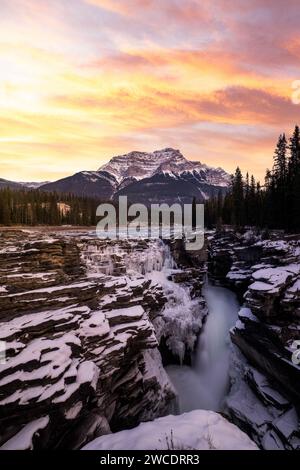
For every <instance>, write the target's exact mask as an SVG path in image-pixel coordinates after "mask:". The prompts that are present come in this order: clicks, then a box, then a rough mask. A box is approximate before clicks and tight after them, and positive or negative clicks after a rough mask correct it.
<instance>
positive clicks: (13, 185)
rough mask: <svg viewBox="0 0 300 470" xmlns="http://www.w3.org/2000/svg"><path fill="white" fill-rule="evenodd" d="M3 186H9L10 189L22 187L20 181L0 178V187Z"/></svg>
mask: <svg viewBox="0 0 300 470" xmlns="http://www.w3.org/2000/svg"><path fill="white" fill-rule="evenodd" d="M3 188H11V189H22V188H23V186H22V184H20V183H16V182H15V181H9V180H5V179H3V178H0V189H3Z"/></svg>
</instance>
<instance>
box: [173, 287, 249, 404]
mask: <svg viewBox="0 0 300 470" xmlns="http://www.w3.org/2000/svg"><path fill="white" fill-rule="evenodd" d="M203 295H204V297H205V299H206V302H207V306H208V311H209V314H208V316H207V321H206V323H205V325H204V328H203V330H202V332H201V334H200V336H199V339H198V344H197V347H196V350H195V353H194V355H193V358H192V366H191V367H189V366H176V365H171V366H168V367H166V370H167V372H168V374H169V376H170V378H171V381H172V383H173V384H174V386H175V388H176V390H177V392H178V405H179V412H180V413H184V412H186V411H191V410H195V409H205V410H213V411H220V410H221V409H222V404H223V401H224V398H225V396H226V393H227V390H228V385H229V355H230V338H229V330H230V328H231V327H232V326H233V325H234V324H235V322H236V320H237V316H238V310H239V308H240V305H239V302H238V300H237V298H236V295H235V294H234V293H233V292H232V291H230V290H229V289H225V288H223V287H217V286H214V285H212V284H211V283H210V282H209V281H207V282H206V284H205V286H204V289H203Z"/></svg>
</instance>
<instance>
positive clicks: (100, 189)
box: [40, 148, 230, 204]
mask: <svg viewBox="0 0 300 470" xmlns="http://www.w3.org/2000/svg"><path fill="white" fill-rule="evenodd" d="M229 181H230V176H229V175H228V174H227V173H226V172H225V171H224V170H222V168H211V167H209V166H207V165H205V164H202V163H200V162H194V161H189V160H187V159H186V158H185V157H184V156H183V155H182V153H181V152H180V151H179V150H175V149H172V148H166V149H163V150H158V151H155V152H152V153H146V152H130V153H128V154H126V155H119V156H116V157H113V158H112V159H111V160H110V161H109V162H108V163H106V164H105V165H103V166H102V167H101V168H100V169H99V170H98V171H82V172H79V173H76V174H75V175H73V176H69V177H67V178H63V179H61V180H58V181H56V182H53V183H48V184H45V185H43V186H41V187H40V189H42V190H46V191H58V192H64V193H66V192H67V193H74V194H76V195H79V196H89V197H95V198H98V199H102V200H103V199H105V200H108V199H116V198H117V197H118V196H120V195H123V196H128V199H129V201H130V202H143V203H144V204H151V203H164V202H165V203H168V204H172V203H173V202H181V203H189V202H191V200H192V199H193V198H194V197H196V198H197V200H198V201H204V200H205V199H208V198H209V197H211V196H212V195H216V194H217V193H218V192H219V191H221V192H225V191H226V188H227V187H228V185H229Z"/></svg>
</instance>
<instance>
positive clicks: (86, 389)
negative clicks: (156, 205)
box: [0, 228, 300, 449]
mask: <svg viewBox="0 0 300 470" xmlns="http://www.w3.org/2000/svg"><path fill="white" fill-rule="evenodd" d="M299 257H300V242H299V240H298V237H291V236H290V237H285V236H283V235H282V234H275V233H274V234H268V236H264V235H263V234H262V233H259V232H257V233H256V232H255V231H253V230H250V231H247V232H245V233H241V234H240V233H236V232H235V231H233V230H230V229H228V230H226V231H219V232H207V234H206V245H205V248H204V249H203V250H201V251H199V252H188V251H186V250H185V244H184V241H183V240H173V241H170V242H167V243H164V242H163V241H161V240H143V239H136V240H99V239H97V238H96V237H95V234H94V233H93V232H84V231H83V230H82V231H79V230H72V229H71V228H70V229H69V230H64V231H55V230H54V231H51V230H49V231H48V232H42V231H39V230H38V229H36V230H27V231H26V230H22V231H21V230H5V231H2V233H1V250H0V307H1V308H0V322H1V328H0V341H2V342H4V343H5V345H6V361H5V362H4V363H3V364H0V446H1V448H2V449H49V448H51V449H65V448H68V449H80V448H93V449H95V448H97V449H100V448H105V446H110V447H109V448H118V447H116V446H118V445H119V448H126V446H129V445H130V446H131V447H132V446H133V442H137V435H140V436H144V438H145V439H146V436H148V439H150V438H149V436H152V437H151V439H152V441H151V442H148V441H147V442H148V446H149V447H148V448H154V449H156V448H169V447H170V440H171V441H172V445H175V448H199V449H200V448H245V449H246V448H253V449H254V448H256V446H258V447H259V448H263V449H277V448H278V449H298V448H299V447H300V435H299V419H298V410H299V386H298V383H299V373H300V368H299V365H297V364H294V363H293V361H292V344H293V341H294V340H297V338H298V334H299V333H298V332H299V312H300V288H299V276H300V267H299V266H300V264H299ZM208 279H209V281H208ZM233 292H235V294H233ZM235 296H236V297H235ZM216 301H217V303H218V304H217V305H216ZM229 330H230V336H229ZM209 340H210V341H209ZM215 340H217V341H219V342H220V346H219V348H217V346H216V347H215V344H214V341H215ZM211 349H213V350H214V351H216V350H217V351H219V352H218V356H216V357H214V358H213V359H212V362H209V360H208V359H209V354H210V353H209V350H211ZM203 360H208V365H209V367H208V370H211V369H214V370H212V374H210V375H209V376H208V375H207V368H206V369H205V368H204V370H203V368H202V369H201V367H200V366H199V363H200V365H201V364H202V365H203ZM212 366H213V367H212ZM221 369H223V373H222V374H220V370H221ZM184 373H186V374H187V376H188V377H189V381H188V382H187V384H186V387H187V385H188V384H192V382H191V381H190V379H191V377H194V375H195V374H196V379H195V380H196V383H197V387H192V385H190V386H189V387H188V389H189V390H188V393H185V391H184V390H183V393H182V391H181V390H180V383H182V380H180V374H184ZM193 374H194V375H193ZM192 380H194V379H192ZM216 380H217V382H216ZM216 383H217V384H218V393H216V396H215V397H216V398H215V400H213V402H210V403H207V402H206V404H205V399H204V398H205V396H204V395H203V390H202V391H201V386H202V389H203V388H205V391H206V394H207V393H210V394H211V390H212V389H213V388H216ZM192 393H193V394H194V396H193V397H191V396H190V395H191V394H192ZM196 395H197V396H196ZM182 396H185V397H186V401H187V402H188V403H187V405H185V406H183V405H182ZM201 408H202V409H201ZM186 412H187V413H186ZM219 413H221V414H222V415H220V414H219ZM172 415H173V416H172ZM181 428H182V429H185V430H186V431H185V432H181V434H180V432H179V429H181ZM124 433H125V434H124ZM170 433H171V434H170ZM173 433H174V436H173ZM226 435H228V436H232V438H230V439H229V438H227V439H225V436H226ZM247 435H248V436H249V437H248V436H247ZM170 436H171V437H170ZM222 436H223V441H222ZM173 441H175V444H174V442H173ZM139 442H140V444H139V445H141V446H142V445H145V440H143V439H142V437H141V441H139ZM136 445H137V446H138V444H136ZM182 446H183V447H182ZM131 447H129V448H131ZM127 448H128V447H127ZM136 448H138V447H136Z"/></svg>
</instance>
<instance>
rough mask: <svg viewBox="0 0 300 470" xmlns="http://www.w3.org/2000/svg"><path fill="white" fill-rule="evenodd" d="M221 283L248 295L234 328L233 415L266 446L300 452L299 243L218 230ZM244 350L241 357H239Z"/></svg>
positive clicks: (216, 268) (213, 261)
mask: <svg viewBox="0 0 300 470" xmlns="http://www.w3.org/2000/svg"><path fill="white" fill-rule="evenodd" d="M210 270H211V273H212V274H213V276H214V278H215V280H216V281H218V282H220V283H222V284H225V285H227V286H230V287H231V288H233V289H235V290H236V291H237V292H238V293H239V294H240V296H241V298H242V297H243V302H244V307H243V308H242V309H241V310H240V313H239V320H238V322H237V323H236V326H235V327H234V328H233V329H232V331H231V339H232V342H233V344H234V345H235V346H236V348H234V351H233V355H232V388H231V392H230V395H229V397H228V399H227V414H228V415H229V416H230V418H231V419H232V420H233V422H235V423H236V424H238V425H239V426H240V427H241V428H242V429H244V430H246V431H247V432H248V434H249V435H250V436H251V437H252V438H253V439H254V440H255V441H256V442H257V443H258V444H259V445H260V446H261V447H263V448H265V449H276V448H279V449H281V448H285V449H298V448H299V447H300V433H299V416H298V410H299V405H300V389H299V383H300V367H299V365H297V364H296V363H295V361H293V343H294V341H295V340H297V339H299V330H300V317H299V282H300V281H299V275H300V243H299V241H298V240H297V239H294V240H290V239H288V238H287V239H280V238H279V236H276V235H275V234H274V235H273V237H272V238H271V239H267V240H262V239H261V237H260V236H259V235H258V236H256V235H254V234H253V233H251V232H248V233H246V234H244V235H242V236H241V235H237V234H235V233H233V232H227V233H224V234H217V235H216V236H215V237H213V238H212V239H211V242H210ZM241 353H242V354H241Z"/></svg>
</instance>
